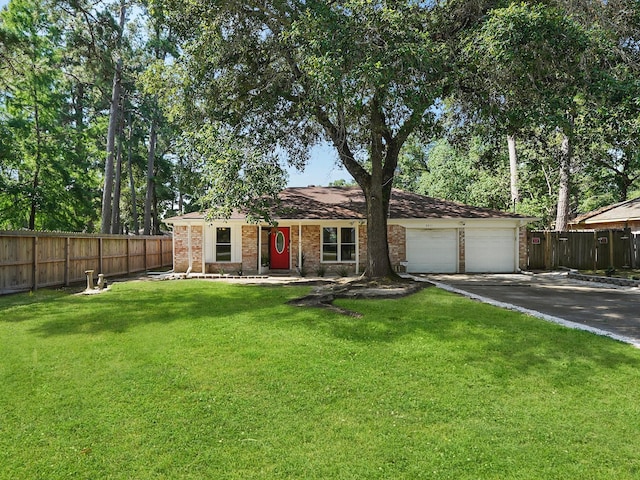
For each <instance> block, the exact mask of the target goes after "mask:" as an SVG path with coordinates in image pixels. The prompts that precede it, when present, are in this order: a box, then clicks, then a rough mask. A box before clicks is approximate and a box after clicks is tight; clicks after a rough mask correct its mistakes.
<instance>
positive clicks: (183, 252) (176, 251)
mask: <svg viewBox="0 0 640 480" xmlns="http://www.w3.org/2000/svg"><path fill="white" fill-rule="evenodd" d="M187 235H188V233H187V227H183V226H180V225H176V226H175V227H173V271H174V272H186V271H187V269H188V268H189V258H188V252H189V243H188V242H189V238H188V236H187Z"/></svg>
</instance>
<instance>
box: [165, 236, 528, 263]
mask: <svg viewBox="0 0 640 480" xmlns="http://www.w3.org/2000/svg"><path fill="white" fill-rule="evenodd" d="M263 228H264V227H263ZM356 228H357V229H358V255H359V257H358V258H359V268H358V272H359V273H362V272H364V271H365V269H366V266H367V228H366V225H362V224H360V225H358V226H357V227H356ZM259 231H260V228H259V227H258V226H256V225H243V226H242V259H241V261H239V262H233V263H228V262H225V263H206V265H205V271H206V273H214V274H215V273H229V274H239V273H240V272H242V273H243V274H245V275H252V274H256V273H257V272H258V257H259V252H258V233H259ZM263 231H265V232H266V229H264V230H263ZM299 231H301V232H302V242H301V243H302V255H303V257H304V259H303V270H304V272H305V274H307V275H317V274H319V273H320V272H321V271H324V273H325V274H329V275H331V274H341V273H344V271H345V269H346V271H347V272H348V274H350V275H352V274H354V273H355V272H356V268H355V264H354V263H349V262H343V263H322V262H321V233H322V228H321V226H320V225H303V226H302V227H299V226H298V225H292V226H290V233H291V235H290V242H291V243H290V252H291V268H290V269H291V271H292V272H296V273H297V272H299V271H300V265H298V263H299V255H298V254H299V246H300V241H299ZM173 233H174V235H173V238H174V271H176V272H186V271H187V270H188V268H189V227H187V226H184V225H175V226H174V229H173ZM203 233H204V226H202V225H192V226H191V239H190V243H191V272H193V273H201V272H202V266H203V250H202V249H203V243H204V239H203ZM387 235H388V240H389V259H390V261H391V266H392V267H393V268H394V269H396V270H401V265H400V264H401V262H405V261H406V260H407V250H406V229H405V227H404V226H401V225H389V226H388V227H387ZM518 237H519V238H518V239H519V242H518V246H519V251H518V258H519V267H520V269H522V270H524V269H526V267H527V229H526V227H521V228H520V229H519V235H518ZM262 243H263V244H264V243H267V242H266V235H263V239H262ZM265 247H266V246H265V245H263V252H264V251H266V248H265ZM458 248H459V251H458V271H459V272H461V273H463V272H465V250H466V249H465V232H464V229H463V228H460V229H458ZM263 256H264V253H263ZM262 260H263V263H264V262H266V258H263V259H262ZM265 271H268V269H263V272H265Z"/></svg>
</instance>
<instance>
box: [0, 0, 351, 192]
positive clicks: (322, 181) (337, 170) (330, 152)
mask: <svg viewBox="0 0 640 480" xmlns="http://www.w3.org/2000/svg"><path fill="white" fill-rule="evenodd" d="M0 1H1V0H0ZM288 172H289V181H288V182H287V186H289V187H308V186H310V185H316V186H327V185H328V184H329V183H330V182H333V181H335V180H341V179H344V180H347V181H349V180H352V177H351V175H349V172H347V171H346V170H345V169H344V167H343V166H342V165H341V164H340V162H339V161H338V155H337V154H336V151H335V149H334V147H332V146H330V145H321V146H317V147H314V148H313V149H312V150H311V158H310V160H309V163H308V164H307V167H306V168H305V169H304V171H303V172H298V170H297V169H295V168H290V169H289V170H288Z"/></svg>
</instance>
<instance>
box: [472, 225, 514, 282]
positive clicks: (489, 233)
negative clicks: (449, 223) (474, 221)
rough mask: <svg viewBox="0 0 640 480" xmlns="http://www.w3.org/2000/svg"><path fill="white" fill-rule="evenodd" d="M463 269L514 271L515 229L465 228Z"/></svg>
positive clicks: (494, 271) (489, 271)
mask: <svg viewBox="0 0 640 480" xmlns="http://www.w3.org/2000/svg"><path fill="white" fill-rule="evenodd" d="M464 236H465V271H467V272H488V273H510V272H514V271H515V265H516V263H515V262H516V244H515V229H512V228H491V229H489V228H487V229H467V230H465V235H464Z"/></svg>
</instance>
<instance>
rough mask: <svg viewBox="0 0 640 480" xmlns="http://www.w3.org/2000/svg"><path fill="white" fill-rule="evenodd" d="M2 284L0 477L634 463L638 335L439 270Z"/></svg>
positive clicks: (464, 472)
mask: <svg viewBox="0 0 640 480" xmlns="http://www.w3.org/2000/svg"><path fill="white" fill-rule="evenodd" d="M307 291H308V289H306V288H301V287H283V286H276V287H264V286H239V285H227V284H223V283H215V282H204V281H175V282H129V283H120V284H115V285H113V287H111V290H110V291H109V292H107V293H104V294H101V295H94V296H75V295H69V294H67V293H64V292H54V291H38V292H37V293H35V294H33V295H15V296H9V297H3V298H0V478H2V479H58V478H74V479H147V478H153V479H252V478H256V479H257V478H259V479H263V478H264V479H278V478H291V479H320V478H322V479H376V478H380V479H401V478H406V479H416V478H429V479H456V480H459V479H581V480H584V479H607V478H611V479H616V480H619V479H627V478H628V479H631V478H640V454H639V453H638V445H640V351H638V350H637V349H634V348H633V347H631V346H628V345H624V344H621V343H617V342H615V341H612V340H610V339H607V338H600V337H596V336H594V335H591V334H588V333H585V332H578V331H572V330H569V329H565V328H563V327H560V326H557V325H553V324H548V323H545V322H542V321H540V320H537V319H534V318H531V317H527V316H524V315H520V314H517V313H514V312H509V311H504V310H500V309H497V308H494V307H491V306H487V305H482V304H479V303H476V302H473V301H470V300H467V299H464V298H461V297H458V296H455V295H452V294H449V293H447V292H444V291H441V290H438V289H436V288H429V289H426V290H424V291H422V292H420V293H418V294H416V295H413V296H411V297H407V298H404V299H395V300H352V301H340V302H339V304H340V305H341V306H342V307H345V308H349V309H352V310H356V311H358V312H360V313H362V314H363V317H362V318H352V317H346V316H340V315H337V314H334V313H331V312H328V311H326V310H319V309H304V308H299V307H290V306H287V305H286V304H285V302H286V300H288V299H291V298H294V297H296V296H300V295H302V294H304V293H306V292H307Z"/></svg>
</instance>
